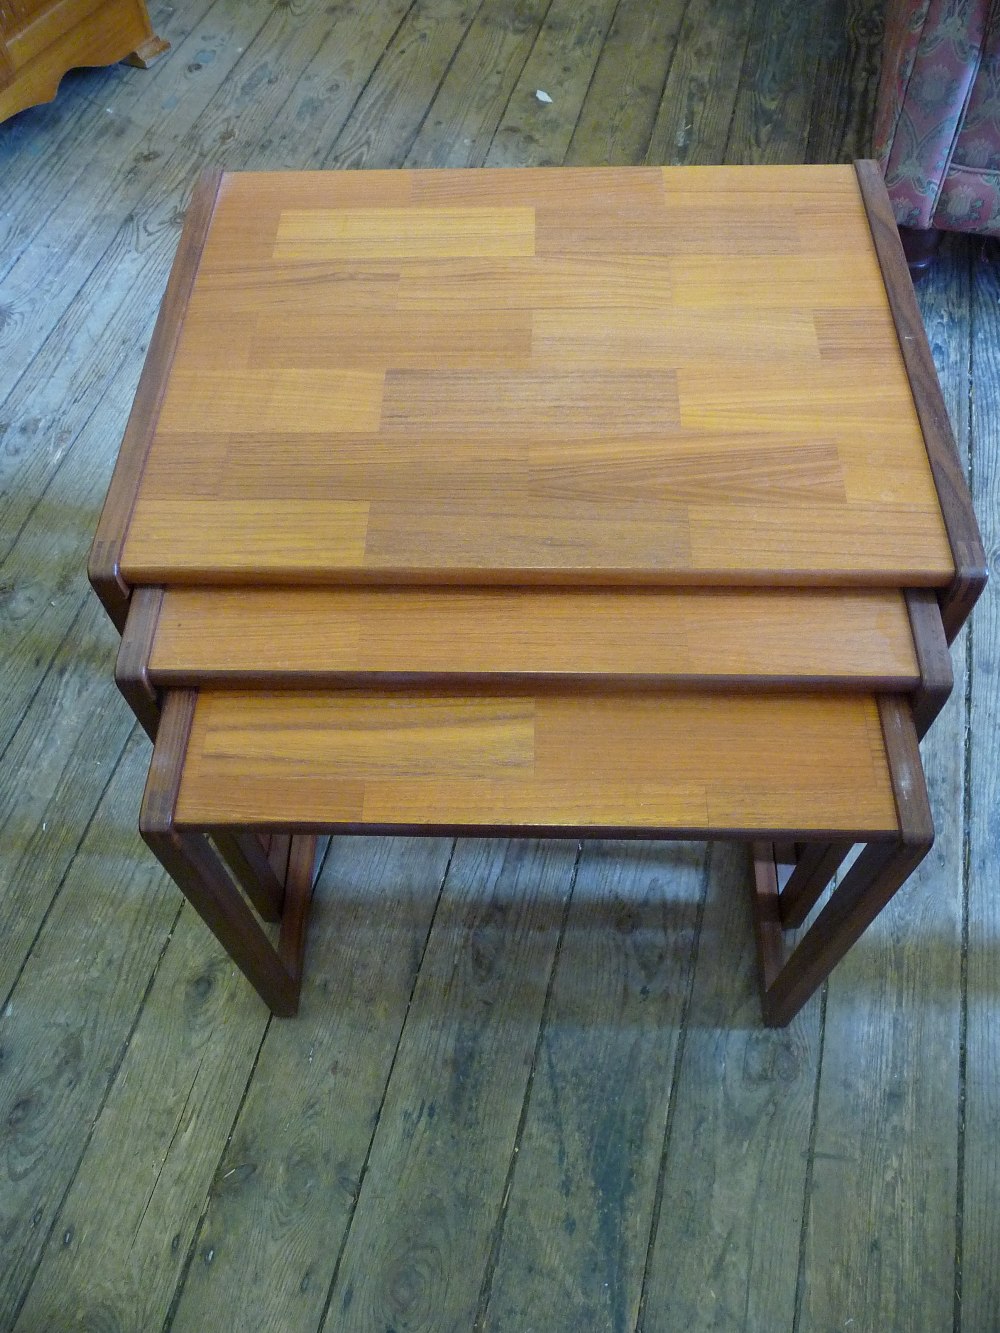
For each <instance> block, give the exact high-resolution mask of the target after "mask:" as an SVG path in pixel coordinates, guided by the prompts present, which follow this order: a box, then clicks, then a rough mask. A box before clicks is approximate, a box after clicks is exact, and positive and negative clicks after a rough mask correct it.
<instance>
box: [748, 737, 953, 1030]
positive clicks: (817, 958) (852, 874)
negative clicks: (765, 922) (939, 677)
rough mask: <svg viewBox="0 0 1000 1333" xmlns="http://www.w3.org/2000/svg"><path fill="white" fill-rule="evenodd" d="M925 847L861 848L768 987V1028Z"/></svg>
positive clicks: (804, 994)
mask: <svg viewBox="0 0 1000 1333" xmlns="http://www.w3.org/2000/svg"><path fill="white" fill-rule="evenodd" d="M911 730H912V728H911ZM921 785H922V784H921ZM925 799H926V797H925ZM929 847H930V842H929V841H927V840H925V841H915V842H912V843H911V842H903V843H884V842H882V843H869V844H868V845H867V846H866V847H865V849H864V850H863V851H862V853H861V855H860V856H859V857H858V859H857V860H856V861H855V862H854V865H853V866H851V868H850V870H849V871H848V872H847V874H846V876H845V877H844V879H843V881H842V883H841V884H840V885H839V886H838V888H837V889H836V891H835V892H834V894H833V896H832V897H831V899H830V901H829V902H828V903H827V905H826V906H825V907H824V908H823V910H822V912H820V914H819V916H818V917H817V918H816V921H815V922H814V923H813V925H812V926H811V927H810V928H809V930H808V931H807V932H806V934H805V937H804V938H803V940H802V942H801V943H800V944H799V945H798V947H797V948H796V949H795V950H794V951H793V953H792V955H791V957H790V958H789V959H788V961H787V962H786V963H785V965H784V967H783V968H782V970H781V972H780V973H779V974H778V976H777V977H776V979H775V980H774V982H773V983H772V984H771V985H770V986H769V987H768V988H767V990H766V992H765V995H764V1021H765V1023H766V1024H767V1025H768V1027H784V1025H785V1024H786V1023H788V1022H789V1021H790V1020H791V1019H792V1018H793V1017H794V1016H795V1014H797V1013H798V1011H799V1009H801V1008H802V1006H803V1005H804V1004H805V1002H806V1001H807V1000H808V999H809V997H810V996H811V995H812V994H813V993H814V992H815V990H816V989H817V987H818V986H820V985H822V983H823V982H824V981H825V980H826V978H827V977H828V976H829V975H830V973H831V971H832V970H833V968H834V967H836V965H837V963H839V962H840V960H841V959H842V958H843V957H844V955H845V954H846V953H847V951H848V949H850V947H851V946H852V945H853V944H855V943H856V942H857V940H858V939H860V937H861V936H862V935H863V934H864V932H865V930H867V928H868V927H869V926H870V925H871V923H872V922H873V921H874V920H875V918H876V917H877V916H878V914H879V912H881V910H882V908H883V907H885V905H886V903H887V902H888V901H889V900H890V898H892V896H893V894H894V893H895V892H896V890H897V889H898V888H900V886H901V885H902V884H903V883H904V882H905V881H906V879H907V878H908V877H909V876H910V874H911V873H912V872H913V871H914V870H915V869H916V868H917V866H918V865H919V864H920V862H921V861H922V860H923V858H924V857H925V856H926V855H927V852H928V850H929Z"/></svg>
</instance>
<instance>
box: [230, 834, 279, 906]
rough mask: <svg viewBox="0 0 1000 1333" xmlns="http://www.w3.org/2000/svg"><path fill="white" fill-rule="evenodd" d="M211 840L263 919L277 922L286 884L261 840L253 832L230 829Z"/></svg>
mask: <svg viewBox="0 0 1000 1333" xmlns="http://www.w3.org/2000/svg"><path fill="white" fill-rule="evenodd" d="M212 841H213V842H214V843H215V845H216V848H217V849H218V851H219V854H220V856H221V857H222V859H223V860H224V861H225V863H226V865H227V866H228V867H229V869H230V870H231V871H232V872H233V874H234V875H235V877H236V879H237V881H238V883H239V884H240V886H241V887H242V888H243V889H244V890H245V892H246V895H247V897H248V898H249V899H250V901H251V902H252V903H253V905H254V907H256V909H257V911H258V912H259V913H260V915H261V916H262V917H263V918H264V920H265V921H280V920H281V912H282V906H283V904H284V901H285V881H284V878H283V877H282V878H279V877H278V876H277V875H276V874H275V872H274V868H273V867H272V865H271V861H270V858H269V857H268V854H267V852H266V851H265V850H264V844H263V841H262V840H261V839H260V838H258V837H257V836H256V835H255V834H253V833H239V832H235V831H234V830H232V829H221V830H219V831H218V832H217V833H215V834H214V835H213V837H212Z"/></svg>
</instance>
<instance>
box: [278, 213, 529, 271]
mask: <svg viewBox="0 0 1000 1333" xmlns="http://www.w3.org/2000/svg"><path fill="white" fill-rule="evenodd" d="M534 253H535V212H534V209H531V208H498V207H492V208H483V207H479V208H384V207H381V208H343V207H341V208H339V209H327V208H316V207H310V208H304V209H289V208H286V209H283V210H282V213H281V215H280V217H279V219H278V231H277V236H276V238H275V244H274V259H275V260H276V261H278V262H281V261H283V260H297V259H313V260H315V259H332V260H351V259H462V258H466V257H468V258H470V259H497V258H502V257H504V256H507V255H510V256H513V257H515V258H516V257H520V256H524V255H532V254H534Z"/></svg>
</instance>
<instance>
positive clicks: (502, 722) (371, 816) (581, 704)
mask: <svg viewBox="0 0 1000 1333" xmlns="http://www.w3.org/2000/svg"><path fill="white" fill-rule="evenodd" d="M723 757H724V759H723ZM887 762H888V761H887V759H886V754H885V749H884V746H883V744H882V739H881V730H880V728H879V724H878V718H877V712H876V707H875V702H874V699H873V698H872V697H871V696H867V695H861V696H848V695H845V696H828V695H827V696H824V695H798V696H788V695H784V696H783V695H761V694H759V693H758V694H754V695H752V696H745V695H725V696H722V697H720V696H719V695H717V694H716V695H713V694H705V693H699V692H697V691H692V692H687V693H674V694H670V695H661V694H652V695H651V694H635V693H629V694H603V695H594V696H590V697H588V698H585V699H581V698H579V697H577V696H573V695H567V694H565V693H558V692H554V693H552V694H546V695H538V696H532V695H516V694H513V695H512V694H506V695H499V694H496V695H491V694H489V693H487V692H480V693H477V694H475V695H473V694H463V695H457V694H448V693H444V692H442V693H431V692H423V693H411V694H380V693H369V692H364V691H357V692H351V691H346V692H326V693H316V692H312V693H309V692H287V693H279V694H275V693H271V694H268V693H257V694H248V693H244V692H239V691H232V692H213V691H206V692H203V693H202V694H201V695H200V697H199V702H198V707H197V710H196V717H195V721H194V725H193V727H192V732H191V738H190V741H189V745H188V751H187V757H186V760H185V763H184V771H183V779H182V782H181V788H180V793H179V796H178V800H177V820H178V823H179V824H185V825H202V826H205V825H209V826H210V825H212V824H248V825H250V824H256V825H271V826H274V827H310V826H317V827H320V826H331V827H332V826H336V825H341V824H346V825H349V826H358V825H363V824H371V825H375V826H379V827H389V826H401V827H402V826H413V827H425V828H435V827H455V828H458V827H469V828H481V827H485V826H500V827H505V826H507V827H517V828H539V829H543V828H546V829H566V830H567V831H568V830H571V829H576V828H595V829H596V828H601V827H609V828H612V829H622V830H625V829H633V830H642V829H648V830H662V831H664V832H678V831H683V830H694V829H698V830H702V831H703V832H708V831H711V830H719V831H723V830H724V831H729V832H736V831H747V830H774V829H779V828H784V829H791V828H794V829H797V830H801V831H803V832H805V831H810V830H815V831H817V832H835V831H836V832H842V831H844V830H848V829H850V830H855V831H859V832H860V831H864V832H867V833H871V834H875V835H878V834H888V833H891V832H893V831H894V830H896V828H897V817H896V809H895V804H894V802H893V797H892V788H891V783H890V780H889V773H888V768H887Z"/></svg>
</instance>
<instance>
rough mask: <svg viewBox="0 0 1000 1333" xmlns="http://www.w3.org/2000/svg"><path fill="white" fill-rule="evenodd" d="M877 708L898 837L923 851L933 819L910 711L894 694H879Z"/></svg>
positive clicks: (930, 841)
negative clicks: (896, 820) (896, 816)
mask: <svg viewBox="0 0 1000 1333" xmlns="http://www.w3.org/2000/svg"><path fill="white" fill-rule="evenodd" d="M878 712H879V721H880V722H881V724H882V738H883V740H884V741H885V754H886V759H887V760H888V761H889V777H890V779H891V781H892V794H893V796H894V797H895V800H896V813H897V815H898V816H899V835H900V838H901V839H902V841H903V842H904V843H905V844H906V845H907V846H922V847H923V848H924V850H925V851H926V849H927V848H928V847H930V845H931V843H932V842H933V841H934V819H933V817H932V815H931V806H930V801H929V800H928V799H927V784H926V783H925V781H924V769H923V764H922V763H921V760H920V747H919V745H918V744H917V733H916V728H915V727H914V725H913V712H912V710H911V708H910V705H909V702H908V701H907V700H906V699H903V698H900V697H899V696H898V695H882V696H881V697H880V698H879V699H878Z"/></svg>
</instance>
